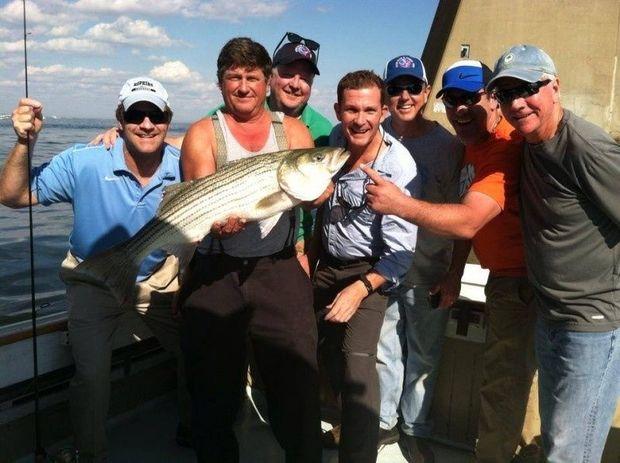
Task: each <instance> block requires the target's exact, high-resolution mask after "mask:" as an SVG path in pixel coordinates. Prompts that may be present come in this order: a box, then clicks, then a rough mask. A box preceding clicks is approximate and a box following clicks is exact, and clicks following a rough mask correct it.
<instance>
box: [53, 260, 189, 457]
mask: <svg viewBox="0 0 620 463" xmlns="http://www.w3.org/2000/svg"><path fill="white" fill-rule="evenodd" d="M77 264H78V261H77V260H76V259H75V257H73V255H72V254H71V253H67V257H66V258H65V260H64V261H63V263H62V266H61V270H60V277H61V278H62V279H63V280H64V281H65V283H66V288H67V301H68V304H69V323H68V325H69V339H70V342H71V351H72V354H73V359H74V361H75V376H74V377H73V379H72V380H71V385H70V398H69V401H70V408H71V421H72V425H73V433H74V437H75V443H76V447H77V449H78V451H79V452H80V462H104V461H107V440H106V433H105V423H106V417H107V413H108V408H109V403H110V368H111V355H112V340H113V336H114V333H115V331H116V329H117V328H118V326H119V321H120V319H121V317H122V316H123V315H124V314H125V313H127V312H128V311H135V313H136V314H137V315H138V316H139V317H140V318H141V319H142V320H143V321H144V322H145V323H146V325H147V326H148V327H149V328H150V329H151V331H152V332H153V334H154V335H155V336H156V337H157V339H158V340H159V341H160V343H161V345H162V346H163V347H164V348H165V349H167V350H169V351H171V352H173V353H174V354H175V355H176V356H177V358H179V357H180V344H179V324H178V322H177V321H176V320H174V319H173V318H172V310H171V302H172V297H173V295H174V293H175V292H176V291H177V290H178V287H179V286H178V278H177V274H178V261H177V259H176V257H174V256H169V257H168V258H167V259H166V261H165V262H164V263H163V264H162V266H161V267H160V269H159V270H158V271H157V272H155V273H154V274H153V275H151V276H150V277H149V278H148V279H146V280H144V281H142V282H140V283H138V284H137V298H136V301H135V305H132V306H131V307H129V306H122V307H121V306H119V305H118V302H117V301H116V299H114V297H113V296H112V294H111V293H110V292H109V291H107V290H105V289H103V288H99V287H96V286H93V285H91V284H87V283H79V282H75V280H72V281H71V282H70V283H68V281H69V278H70V276H71V272H72V269H73V268H74V267H75V266H76V265H77ZM177 363H178V369H177V371H178V391H179V414H180V420H181V422H182V423H184V424H189V414H190V412H189V396H188V393H187V387H186V385H185V374H184V371H183V365H184V362H182V361H178V362H177Z"/></svg>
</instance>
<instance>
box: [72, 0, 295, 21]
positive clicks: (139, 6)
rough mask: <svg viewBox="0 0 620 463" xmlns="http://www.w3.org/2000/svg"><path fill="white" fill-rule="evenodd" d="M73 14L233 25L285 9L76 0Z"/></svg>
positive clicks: (186, 0)
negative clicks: (172, 18) (187, 19)
mask: <svg viewBox="0 0 620 463" xmlns="http://www.w3.org/2000/svg"><path fill="white" fill-rule="evenodd" d="M72 6H73V7H74V9H75V10H76V11H80V12H82V13H98V14H102V13H103V14H125V15H128V14H132V13H135V14H139V15H140V16H170V15H175V14H179V15H183V16H187V17H196V16H200V17H205V18H206V19H213V20H223V21H233V22H237V21H239V20H241V19H243V18H252V17H264V18H269V17H274V16H279V15H280V14H282V13H283V12H284V11H285V10H286V9H287V8H288V2H287V1H286V0H274V1H267V0H237V1H235V2H232V1H230V0H207V1H199V0H159V1H157V2H151V3H149V4H148V8H145V5H144V2H143V1H142V0H78V1H77V2H75V3H74V4H73V5H72Z"/></svg>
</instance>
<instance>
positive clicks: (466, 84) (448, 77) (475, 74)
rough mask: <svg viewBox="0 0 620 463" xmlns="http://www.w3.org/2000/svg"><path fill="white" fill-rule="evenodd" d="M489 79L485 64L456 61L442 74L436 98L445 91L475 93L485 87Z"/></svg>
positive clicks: (471, 61) (470, 60)
mask: <svg viewBox="0 0 620 463" xmlns="http://www.w3.org/2000/svg"><path fill="white" fill-rule="evenodd" d="M490 78H491V69H489V67H488V66H487V65H486V64H484V63H482V62H480V61H476V60H472V59H465V60H461V61H457V62H456V63H454V64H453V65H452V66H450V67H449V68H448V69H446V72H444V73H443V77H442V78H441V90H439V92H437V98H439V97H440V96H441V95H443V93H444V92H445V91H446V90H462V91H465V92H477V91H479V90H480V89H483V88H484V87H485V86H486V84H487V82H489V79H490Z"/></svg>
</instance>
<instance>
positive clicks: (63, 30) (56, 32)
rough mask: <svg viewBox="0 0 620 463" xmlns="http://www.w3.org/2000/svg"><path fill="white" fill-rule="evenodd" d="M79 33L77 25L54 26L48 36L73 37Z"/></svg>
mask: <svg viewBox="0 0 620 463" xmlns="http://www.w3.org/2000/svg"><path fill="white" fill-rule="evenodd" d="M77 31H78V27H77V26H76V25H65V26H54V27H52V28H51V29H50V30H49V32H48V34H49V35H53V36H54V37H62V36H63V35H65V36H67V35H73V34H75V33H76V32H77Z"/></svg>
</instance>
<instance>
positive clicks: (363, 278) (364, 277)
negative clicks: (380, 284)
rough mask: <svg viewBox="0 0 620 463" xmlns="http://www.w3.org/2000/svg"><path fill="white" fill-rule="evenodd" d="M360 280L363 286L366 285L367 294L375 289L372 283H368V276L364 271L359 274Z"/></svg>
mask: <svg viewBox="0 0 620 463" xmlns="http://www.w3.org/2000/svg"><path fill="white" fill-rule="evenodd" d="M360 281H361V282H362V283H364V286H365V287H366V291H368V295H369V296H370V295H371V294H372V293H373V292H374V291H375V288H373V287H372V284H371V283H370V280H369V279H368V276H367V275H366V274H365V273H362V274H361V275H360Z"/></svg>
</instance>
